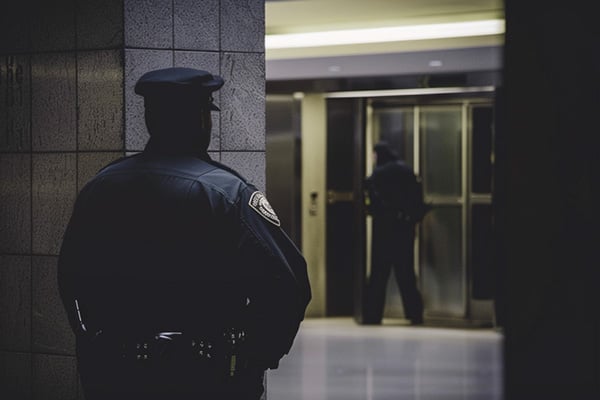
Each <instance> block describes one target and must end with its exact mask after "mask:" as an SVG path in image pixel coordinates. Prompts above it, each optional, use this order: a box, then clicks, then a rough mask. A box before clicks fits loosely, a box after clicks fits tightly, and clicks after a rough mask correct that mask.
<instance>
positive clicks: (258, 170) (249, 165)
mask: <svg viewBox="0 0 600 400" xmlns="http://www.w3.org/2000/svg"><path fill="white" fill-rule="evenodd" d="M221 162H222V163H223V164H225V165H228V166H230V167H231V168H233V169H234V170H236V171H238V172H239V173H240V174H241V175H242V176H243V177H244V178H246V180H247V181H248V182H250V183H252V184H253V185H254V186H256V187H257V188H258V190H260V191H262V192H263V193H264V192H265V191H266V182H265V168H266V164H265V153H264V152H261V151H257V152H249V151H237V152H223V153H221Z"/></svg>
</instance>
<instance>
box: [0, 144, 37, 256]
mask: <svg viewBox="0 0 600 400" xmlns="http://www.w3.org/2000/svg"><path fill="white" fill-rule="evenodd" d="M0 252H2V253H9V254H10V253H18V254H27V253H30V252H31V154H1V153H0Z"/></svg>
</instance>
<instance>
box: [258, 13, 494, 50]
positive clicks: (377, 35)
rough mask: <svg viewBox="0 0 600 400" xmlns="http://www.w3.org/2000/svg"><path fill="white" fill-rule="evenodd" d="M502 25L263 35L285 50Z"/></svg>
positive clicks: (482, 32)
mask: <svg viewBox="0 0 600 400" xmlns="http://www.w3.org/2000/svg"><path fill="white" fill-rule="evenodd" d="M504 25H505V24H504V20H502V19H491V20H482V21H468V22H452V23H444V24H427V25H411V26H392V27H384V28H369V29H350V30H339V31H327V32H306V33H290V34H279V35H266V36H265V47H266V49H285V48H298V47H321V46H338V45H349V44H365V43H385V42H402V41H410V40H427V39H446V38H458V37H468V36H488V35H499V34H503V33H504Z"/></svg>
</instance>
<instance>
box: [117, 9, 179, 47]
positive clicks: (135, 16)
mask: <svg viewBox="0 0 600 400" xmlns="http://www.w3.org/2000/svg"><path fill="white" fill-rule="evenodd" d="M124 1H125V47H140V48H149V49H170V48H173V2H172V1H170V0H144V1H140V0H124Z"/></svg>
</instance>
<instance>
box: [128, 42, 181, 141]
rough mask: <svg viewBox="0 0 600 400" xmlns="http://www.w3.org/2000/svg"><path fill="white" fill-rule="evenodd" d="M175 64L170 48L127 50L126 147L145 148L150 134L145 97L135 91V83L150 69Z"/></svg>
mask: <svg viewBox="0 0 600 400" xmlns="http://www.w3.org/2000/svg"><path fill="white" fill-rule="evenodd" d="M172 66H173V52H172V51H170V50H137V49H131V50H130V49H127V50H125V148H126V149H127V150H129V151H140V150H143V149H144V146H145V145H146V142H147V141H148V138H149V135H148V131H147V130H146V122H145V120H144V98H143V97H141V96H138V95H137V94H135V92H134V87H135V83H136V82H137V81H138V79H139V78H140V77H141V76H142V75H144V74H145V73H146V72H148V71H152V70H154V69H159V68H168V67H172Z"/></svg>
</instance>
